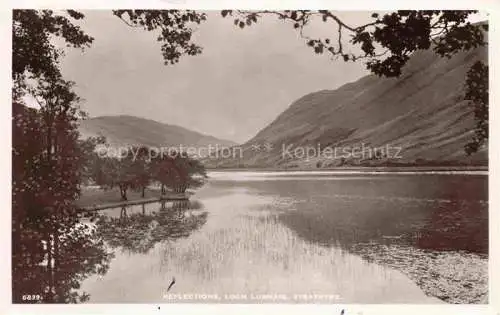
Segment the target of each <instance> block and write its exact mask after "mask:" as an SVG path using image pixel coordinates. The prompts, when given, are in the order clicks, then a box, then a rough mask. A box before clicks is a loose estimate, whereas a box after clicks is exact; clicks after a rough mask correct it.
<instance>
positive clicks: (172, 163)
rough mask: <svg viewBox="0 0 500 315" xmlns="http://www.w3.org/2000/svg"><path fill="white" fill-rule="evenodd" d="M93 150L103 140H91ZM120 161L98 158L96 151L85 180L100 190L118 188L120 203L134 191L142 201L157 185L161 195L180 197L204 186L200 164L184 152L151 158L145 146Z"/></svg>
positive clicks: (132, 148) (202, 168) (136, 148)
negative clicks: (146, 193) (189, 190)
mask: <svg viewBox="0 0 500 315" xmlns="http://www.w3.org/2000/svg"><path fill="white" fill-rule="evenodd" d="M87 141H93V143H94V147H95V146H96V145H98V144H102V143H104V142H105V139H104V138H102V137H101V138H92V139H88V140H87ZM125 153H126V154H122V155H121V156H122V157H116V156H108V155H105V156H100V154H98V153H97V152H96V151H95V150H94V151H93V152H92V153H91V157H90V159H89V162H88V163H87V165H86V166H85V167H86V169H85V176H84V178H85V180H86V181H87V182H88V183H93V184H95V185H98V186H100V187H101V188H102V189H113V188H115V187H116V188H118V189H119V191H120V196H121V200H123V201H126V200H128V197H127V192H128V191H129V190H135V191H140V192H141V197H142V198H144V197H145V190H146V188H147V187H148V186H150V185H153V184H157V185H159V186H160V188H161V195H165V194H166V193H167V190H168V191H170V192H173V193H177V194H183V193H185V192H186V190H187V189H188V188H198V187H200V186H202V185H203V183H204V182H205V180H206V178H207V174H206V171H205V168H204V166H203V164H201V163H200V161H198V160H196V159H193V158H191V157H189V156H188V155H187V154H186V153H185V152H174V153H172V152H170V153H169V154H168V155H155V156H154V157H153V156H152V155H151V154H150V153H151V152H150V148H148V147H146V146H141V147H133V146H132V147H129V148H127V151H125Z"/></svg>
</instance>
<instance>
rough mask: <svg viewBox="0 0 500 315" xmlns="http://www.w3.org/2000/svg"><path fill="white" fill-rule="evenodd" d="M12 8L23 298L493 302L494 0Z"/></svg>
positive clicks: (18, 283) (19, 298)
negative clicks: (371, 6) (354, 7)
mask: <svg viewBox="0 0 500 315" xmlns="http://www.w3.org/2000/svg"><path fill="white" fill-rule="evenodd" d="M9 14H10V15H11V16H12V29H11V33H12V82H11V91H12V92H11V93H12V126H11V127H9V128H11V129H12V138H11V140H12V151H11V152H12V153H11V156H9V158H11V160H12V168H11V169H12V174H11V176H12V180H11V202H12V204H11V213H12V216H11V223H9V224H10V225H11V231H9V233H10V234H11V236H12V240H11V250H12V252H11V255H12V256H11V257H12V258H11V270H10V272H11V290H12V301H11V302H12V303H13V304H51V303H57V304H74V303H87V304H109V303H120V304H124V303H144V304H146V303H147V304H155V305H163V304H187V303H196V304H324V305H337V304H422V305H423V304H431V305H446V304H474V305H488V304H489V303H490V299H491V294H490V292H489V287H490V281H491V280H490V278H489V272H490V268H489V262H490V252H489V248H490V246H489V238H490V237H489V235H490V234H489V233H490V228H489V221H490V219H489V218H490V217H489V215H490V211H489V205H490V201H489V198H488V190H489V187H488V186H489V185H488V178H489V159H488V152H489V150H488V143H489V68H488V67H489V64H488V50H489V48H488V47H489V46H488V37H489V36H488V32H489V31H488V26H489V24H488V20H489V18H490V15H489V14H488V12H484V11H481V10H467V11H466V10H393V11H376V10H365V11H334V10H268V9H262V10H240V9H227V10H188V9H114V10H103V9H50V8H48V7H46V8H43V9H39V8H36V9H25V8H24V9H13V10H10V12H9ZM9 220H10V219H9ZM6 259H8V258H6ZM158 309H160V307H158ZM343 312H344V311H342V314H343Z"/></svg>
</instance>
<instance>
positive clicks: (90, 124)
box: [79, 115, 236, 148]
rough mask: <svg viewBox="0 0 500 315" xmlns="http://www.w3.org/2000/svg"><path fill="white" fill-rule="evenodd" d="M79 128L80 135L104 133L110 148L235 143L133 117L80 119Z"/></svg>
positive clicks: (232, 144)
mask: <svg viewBox="0 0 500 315" xmlns="http://www.w3.org/2000/svg"><path fill="white" fill-rule="evenodd" d="M79 131H80V134H81V137H82V138H88V137H91V136H105V137H106V140H107V142H108V143H109V144H110V146H111V147H115V148H116V147H124V146H131V145H145V146H149V147H158V148H161V147H174V148H179V146H180V145H182V146H183V147H195V148H200V147H206V148H208V146H209V145H212V146H214V147H215V146H216V145H218V146H219V147H229V146H234V145H236V143H234V142H232V141H228V140H222V139H218V138H215V137H212V136H208V135H204V134H201V133H199V132H196V131H192V130H189V129H186V128H183V127H179V126H175V125H169V124H164V123H160V122H157V121H154V120H150V119H145V118H140V117H135V116H127V115H120V116H100V117H95V118H90V119H86V120H82V121H81V122H80V126H79Z"/></svg>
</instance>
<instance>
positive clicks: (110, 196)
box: [75, 187, 161, 208]
mask: <svg viewBox="0 0 500 315" xmlns="http://www.w3.org/2000/svg"><path fill="white" fill-rule="evenodd" d="M160 196H161V192H160V189H159V188H158V189H156V188H148V189H146V191H145V195H144V198H143V197H142V195H141V192H138V191H133V190H130V191H128V192H127V199H128V201H140V200H147V199H151V198H156V197H157V198H159V197H160ZM121 201H122V200H121V196H120V191H119V190H118V189H117V188H115V189H110V190H103V189H99V188H97V187H84V188H82V192H81V195H80V198H79V199H78V200H77V201H76V203H75V204H76V206H78V207H81V208H83V207H91V206H94V205H103V204H108V203H119V202H121Z"/></svg>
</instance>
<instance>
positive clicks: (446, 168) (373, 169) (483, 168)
mask: <svg viewBox="0 0 500 315" xmlns="http://www.w3.org/2000/svg"><path fill="white" fill-rule="evenodd" d="M206 170H207V172H335V171H337V172H346V171H357V172H464V171H469V172H488V171H489V168H488V166H377V167H370V166H360V167H333V168H275V167H269V168H206Z"/></svg>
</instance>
